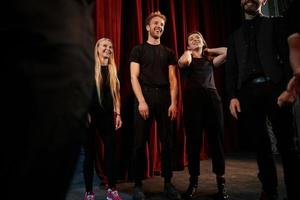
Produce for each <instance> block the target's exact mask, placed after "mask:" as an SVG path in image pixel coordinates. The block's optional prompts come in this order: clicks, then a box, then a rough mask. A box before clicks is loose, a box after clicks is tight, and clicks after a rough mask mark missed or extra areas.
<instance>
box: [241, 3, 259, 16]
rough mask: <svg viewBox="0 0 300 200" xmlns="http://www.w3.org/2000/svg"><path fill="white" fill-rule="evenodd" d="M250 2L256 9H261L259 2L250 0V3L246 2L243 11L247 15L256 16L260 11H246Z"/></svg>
mask: <svg viewBox="0 0 300 200" xmlns="http://www.w3.org/2000/svg"><path fill="white" fill-rule="evenodd" d="M249 2H251V3H252V4H254V5H255V6H256V8H259V2H258V1H256V0H248V1H245V3H244V4H243V5H242V8H243V10H244V11H245V13H247V14H249V15H256V14H257V13H258V9H257V10H251V9H245V5H246V4H247V3H249Z"/></svg>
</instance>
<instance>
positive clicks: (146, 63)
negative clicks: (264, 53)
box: [129, 43, 177, 87]
mask: <svg viewBox="0 0 300 200" xmlns="http://www.w3.org/2000/svg"><path fill="white" fill-rule="evenodd" d="M129 61H130V62H136V63H139V64H140V74H139V81H140V84H141V85H142V86H148V87H168V86H169V65H176V64H177V59H176V56H175V54H174V52H173V51H172V50H171V49H169V48H167V47H165V46H163V45H161V44H159V45H151V44H148V43H144V44H141V45H137V46H135V47H134V48H133V49H132V51H131V54H130V58H129Z"/></svg>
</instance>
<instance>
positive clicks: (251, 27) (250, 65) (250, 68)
mask: <svg viewBox="0 0 300 200" xmlns="http://www.w3.org/2000/svg"><path fill="white" fill-rule="evenodd" d="M261 20H262V18H261V17H256V18H254V19H253V20H245V22H244V24H245V27H244V29H243V34H244V38H245V41H246V44H247V45H248V57H247V61H246V63H247V65H246V68H245V71H247V73H246V77H250V79H251V78H254V77H259V76H260V75H262V76H264V71H263V69H262V66H261V63H260V60H259V55H258V52H257V43H256V32H258V31H259V29H260V28H261V27H260V23H261ZM246 80H247V79H246Z"/></svg>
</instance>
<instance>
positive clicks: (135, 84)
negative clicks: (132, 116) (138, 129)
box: [130, 62, 149, 119]
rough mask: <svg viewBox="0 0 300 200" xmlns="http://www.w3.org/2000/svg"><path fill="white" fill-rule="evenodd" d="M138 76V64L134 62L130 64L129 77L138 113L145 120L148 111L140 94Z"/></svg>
mask: <svg viewBox="0 0 300 200" xmlns="http://www.w3.org/2000/svg"><path fill="white" fill-rule="evenodd" d="M139 74H140V64H139V63H136V62H131V63H130V76H131V85H132V89H133V92H134V94H135V96H136V98H137V100H138V102H139V108H138V109H139V113H140V114H141V116H142V117H143V118H144V119H146V118H147V117H148V116H149V109H148V105H147V103H146V100H145V98H144V95H143V93H142V88H141V85H140V82H139V79H138V77H139Z"/></svg>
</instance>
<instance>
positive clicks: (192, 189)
mask: <svg viewBox="0 0 300 200" xmlns="http://www.w3.org/2000/svg"><path fill="white" fill-rule="evenodd" d="M197 186H198V184H195V183H190V184H189V187H188V188H187V190H186V192H185V193H184V194H183V198H184V199H185V200H190V199H192V198H193V197H194V195H195V193H196V190H197Z"/></svg>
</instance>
